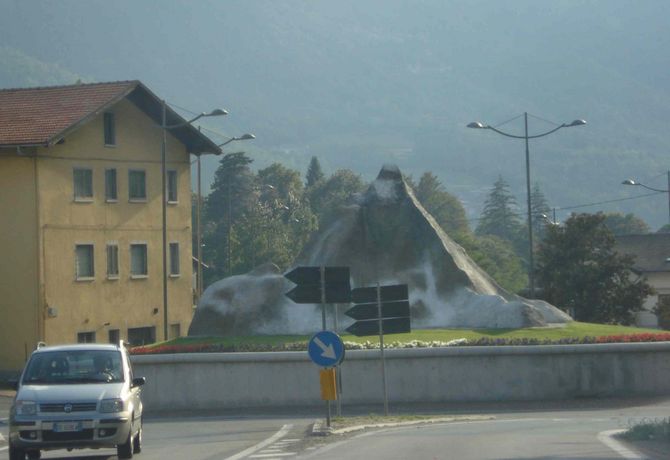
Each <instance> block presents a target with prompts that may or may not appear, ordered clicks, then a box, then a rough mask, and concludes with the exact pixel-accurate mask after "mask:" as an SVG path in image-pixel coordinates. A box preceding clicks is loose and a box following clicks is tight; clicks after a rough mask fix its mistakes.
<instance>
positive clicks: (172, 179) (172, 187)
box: [167, 170, 178, 203]
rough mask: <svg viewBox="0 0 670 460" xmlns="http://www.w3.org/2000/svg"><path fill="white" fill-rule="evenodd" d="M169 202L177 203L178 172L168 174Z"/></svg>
mask: <svg viewBox="0 0 670 460" xmlns="http://www.w3.org/2000/svg"><path fill="white" fill-rule="evenodd" d="M167 200H168V203H177V201H178V200H177V171H174V170H170V171H168V172H167Z"/></svg>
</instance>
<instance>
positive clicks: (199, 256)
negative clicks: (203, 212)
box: [195, 133, 256, 301]
mask: <svg viewBox="0 0 670 460" xmlns="http://www.w3.org/2000/svg"><path fill="white" fill-rule="evenodd" d="M251 139H256V136H254V135H253V134H249V133H246V134H242V135H241V136H239V137H231V138H230V139H228V140H227V141H225V142H222V143H221V144H218V145H217V147H223V146H224V145H226V144H230V143H231V142H233V141H246V140H251ZM196 159H197V166H198V199H197V203H196V213H195V227H196V229H195V232H196V244H197V246H198V247H197V248H196V254H197V255H196V258H197V259H198V264H197V265H198V268H197V275H196V278H197V279H196V283H197V286H196V290H197V293H198V301H199V300H200V297H201V296H202V290H203V289H202V288H203V285H202V229H201V226H200V203H201V202H202V183H201V179H200V177H201V169H200V154H199V153H198V154H197V155H196Z"/></svg>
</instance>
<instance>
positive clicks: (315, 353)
mask: <svg viewBox="0 0 670 460" xmlns="http://www.w3.org/2000/svg"><path fill="white" fill-rule="evenodd" d="M307 353H308V354H309V357H310V358H311V360H312V361H314V363H315V364H316V365H317V366H321V367H334V366H337V365H338V364H340V363H341V362H342V360H343V359H344V343H343V342H342V339H341V338H340V336H339V335H337V334H336V333H334V332H333V331H321V332H317V333H316V334H314V335H313V336H312V338H311V339H309V344H308V345H307Z"/></svg>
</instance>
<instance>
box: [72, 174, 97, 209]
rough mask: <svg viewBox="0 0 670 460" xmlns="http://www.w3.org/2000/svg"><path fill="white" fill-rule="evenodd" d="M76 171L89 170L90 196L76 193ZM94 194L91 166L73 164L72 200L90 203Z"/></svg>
mask: <svg viewBox="0 0 670 460" xmlns="http://www.w3.org/2000/svg"><path fill="white" fill-rule="evenodd" d="M77 171H89V172H90V173H91V195H90V196H78V195H77V178H76V174H77ZM94 194H95V191H94V189H93V168H89V167H86V166H75V167H74V168H72V197H73V200H74V201H76V202H77V203H92V202H93V196H94Z"/></svg>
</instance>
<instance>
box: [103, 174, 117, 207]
mask: <svg viewBox="0 0 670 460" xmlns="http://www.w3.org/2000/svg"><path fill="white" fill-rule="evenodd" d="M108 171H114V194H115V195H116V196H115V197H114V198H110V197H109V196H108V195H107V191H108V185H109V181H108V177H107V172H108ZM105 201H106V202H107V203H118V201H119V170H118V169H116V168H105Z"/></svg>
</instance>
